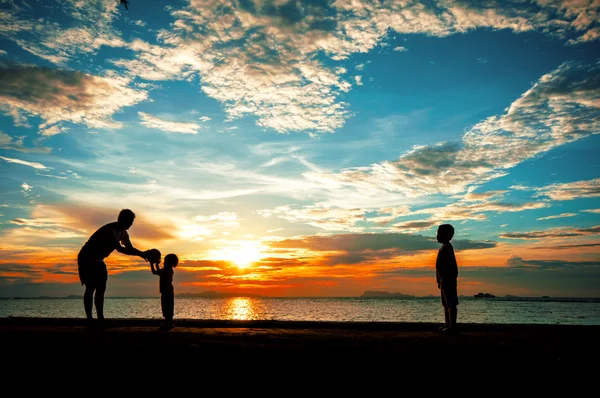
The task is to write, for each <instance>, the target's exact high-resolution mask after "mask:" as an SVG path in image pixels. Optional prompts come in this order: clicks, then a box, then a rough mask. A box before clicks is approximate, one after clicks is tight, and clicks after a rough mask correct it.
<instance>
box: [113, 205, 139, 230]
mask: <svg viewBox="0 0 600 398" xmlns="http://www.w3.org/2000/svg"><path fill="white" fill-rule="evenodd" d="M133 220H135V214H133V212H132V211H131V210H129V209H123V210H121V212H120V213H119V217H118V218H117V222H118V223H119V225H121V226H122V227H123V228H125V229H129V228H131V226H132V225H133Z"/></svg>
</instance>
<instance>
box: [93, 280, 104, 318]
mask: <svg viewBox="0 0 600 398" xmlns="http://www.w3.org/2000/svg"><path fill="white" fill-rule="evenodd" d="M105 291H106V283H104V284H102V285H99V286H98V287H97V288H96V297H94V304H95V305H96V316H97V317H98V320H99V321H103V320H104V292H105Z"/></svg>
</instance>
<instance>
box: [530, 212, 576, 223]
mask: <svg viewBox="0 0 600 398" xmlns="http://www.w3.org/2000/svg"><path fill="white" fill-rule="evenodd" d="M576 215H577V213H561V214H557V215H555V216H548V217H540V218H538V219H537V220H538V221H540V220H553V219H555V218H566V217H575V216H576Z"/></svg>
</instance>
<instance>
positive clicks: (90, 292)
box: [83, 283, 96, 321]
mask: <svg viewBox="0 0 600 398" xmlns="http://www.w3.org/2000/svg"><path fill="white" fill-rule="evenodd" d="M94 290H96V286H94V284H93V283H88V284H86V285H85V293H84V294H83V308H84V309H85V316H86V317H87V320H88V321H92V320H94V315H93V313H92V309H93V305H94Z"/></svg>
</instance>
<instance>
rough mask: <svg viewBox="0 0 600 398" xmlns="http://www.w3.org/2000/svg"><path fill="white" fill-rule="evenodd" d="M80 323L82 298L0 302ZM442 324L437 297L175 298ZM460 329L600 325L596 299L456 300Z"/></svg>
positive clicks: (297, 315) (274, 313) (185, 305)
mask: <svg viewBox="0 0 600 398" xmlns="http://www.w3.org/2000/svg"><path fill="white" fill-rule="evenodd" d="M104 314H105V317H106V318H130V319H131V318H139V319H160V318H161V317H162V315H161V310H160V299H159V298H158V297H156V298H143V297H140V298H134V297H122V298H117V297H107V298H106V300H105V303H104ZM9 316H13V317H48V318H84V317H85V315H84V311H83V301H82V299H81V298H35V299H34V298H25V299H23V298H22V299H0V317H1V318H6V317H9ZM177 318H179V319H214V320H280V321H284V320H294V321H341V322H433V323H443V321H444V316H443V312H442V306H441V303H440V299H439V298H437V297H409V298H359V297H348V298H255V297H233V298H179V297H176V298H175V319H177ZM458 322H460V323H492V324H565V325H600V299H505V298H485V299H481V298H474V297H460V304H459V307H458Z"/></svg>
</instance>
